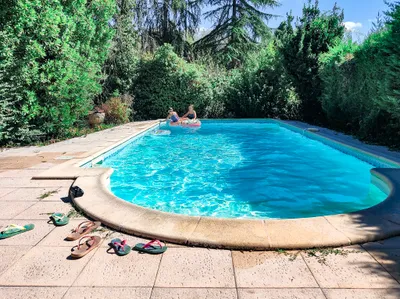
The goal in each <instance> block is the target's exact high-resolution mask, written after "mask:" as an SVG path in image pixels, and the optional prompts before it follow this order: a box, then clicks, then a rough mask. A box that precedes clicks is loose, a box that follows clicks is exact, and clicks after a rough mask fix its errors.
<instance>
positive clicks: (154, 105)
mask: <svg viewBox="0 0 400 299" xmlns="http://www.w3.org/2000/svg"><path fill="white" fill-rule="evenodd" d="M133 86H134V88H133V90H132V94H133V96H134V104H133V110H134V111H135V113H136V115H135V119H138V120H143V119H157V118H165V117H166V116H167V114H168V108H169V107H172V108H174V109H175V111H177V112H178V114H179V115H182V114H184V113H186V111H187V108H188V106H189V105H190V104H193V105H194V106H195V110H196V112H197V115H198V116H199V117H203V116H205V115H206V111H207V106H208V105H209V103H210V102H211V100H212V85H211V83H210V82H209V81H208V80H207V75H206V71H205V69H204V68H203V67H202V66H200V65H197V64H194V63H188V62H186V61H184V60H183V59H182V58H180V57H178V55H176V54H175V53H174V51H173V48H172V46H171V45H168V44H166V45H164V46H162V47H160V48H159V49H158V50H157V51H156V53H155V55H154V56H151V57H145V58H143V59H142V60H141V61H140V62H139V65H138V69H137V73H136V78H135V80H134V82H133Z"/></svg>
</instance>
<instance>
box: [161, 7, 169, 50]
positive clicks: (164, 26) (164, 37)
mask: <svg viewBox="0 0 400 299" xmlns="http://www.w3.org/2000/svg"><path fill="white" fill-rule="evenodd" d="M162 41H163V43H166V42H169V38H168V0H164V2H163V20H162Z"/></svg>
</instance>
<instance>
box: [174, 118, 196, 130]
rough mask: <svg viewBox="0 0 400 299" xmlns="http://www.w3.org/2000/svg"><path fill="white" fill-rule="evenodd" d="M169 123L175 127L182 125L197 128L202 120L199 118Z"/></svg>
mask: <svg viewBox="0 0 400 299" xmlns="http://www.w3.org/2000/svg"><path fill="white" fill-rule="evenodd" d="M169 125H170V126H173V127H178V126H181V127H185V128H196V127H200V126H201V121H199V120H198V119H196V120H184V121H182V122H176V123H173V122H170V123H169Z"/></svg>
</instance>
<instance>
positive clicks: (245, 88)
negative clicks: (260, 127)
mask: <svg viewBox="0 0 400 299" xmlns="http://www.w3.org/2000/svg"><path fill="white" fill-rule="evenodd" d="M247 64H248V65H247V68H245V69H243V70H241V71H238V72H237V73H236V74H235V75H234V76H233V80H232V83H231V85H230V87H229V89H228V96H227V97H226V107H227V110H228V111H229V112H231V113H232V114H233V115H234V116H235V117H270V118H276V117H279V118H293V117H296V116H297V107H298V103H299V101H298V98H297V95H296V93H295V92H294V89H293V87H292V85H291V83H290V81H289V78H288V76H287V75H286V72H285V69H284V67H283V65H282V62H281V60H280V57H279V54H278V53H277V51H276V49H275V46H274V45H273V44H272V43H270V44H269V45H267V46H265V47H264V48H263V50H262V51H261V53H258V54H257V55H255V56H254V57H252V59H251V60H250V61H248V62H247Z"/></svg>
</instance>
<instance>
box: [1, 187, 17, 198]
mask: <svg viewBox="0 0 400 299" xmlns="http://www.w3.org/2000/svg"><path fill="white" fill-rule="evenodd" d="M15 190H16V189H15V188H1V189H0V200H1V198H2V197H4V196H5V195H7V194H10V193H11V192H13V191H15Z"/></svg>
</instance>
